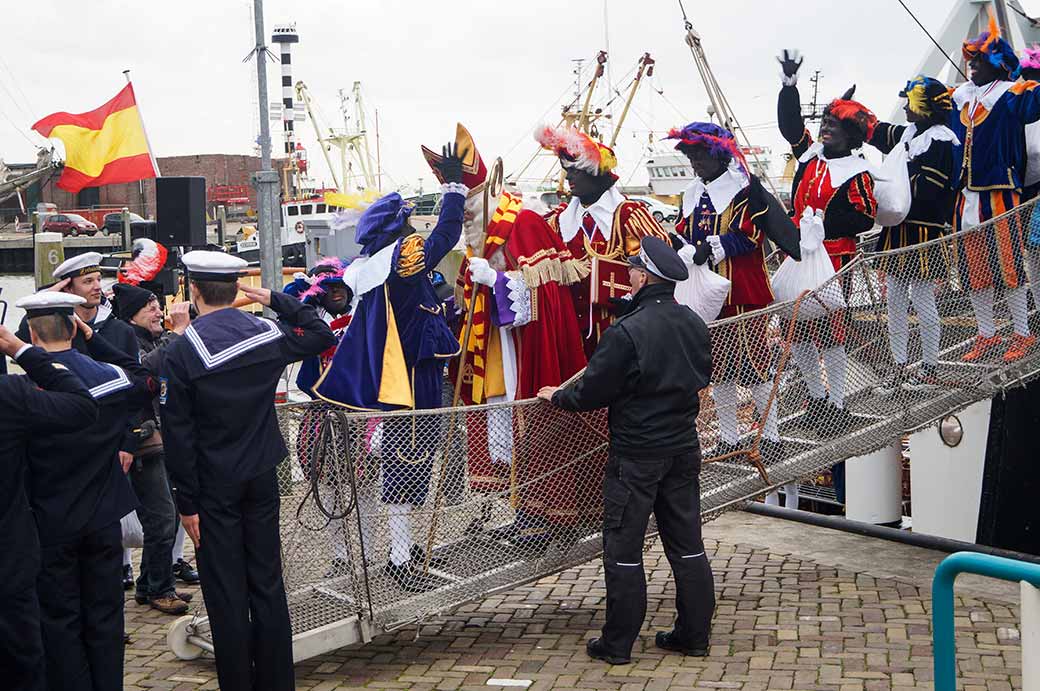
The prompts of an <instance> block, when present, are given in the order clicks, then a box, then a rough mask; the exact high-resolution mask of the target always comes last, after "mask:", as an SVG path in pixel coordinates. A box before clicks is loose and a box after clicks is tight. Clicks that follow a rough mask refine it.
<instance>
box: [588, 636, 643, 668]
mask: <svg viewBox="0 0 1040 691" xmlns="http://www.w3.org/2000/svg"><path fill="white" fill-rule="evenodd" d="M585 652H587V653H588V654H589V657H591V658H592V659H594V660H603V661H604V662H606V663H607V664H608V665H627V664H628V663H630V662H632V658H630V657H619V656H617V655H611V654H610V653H609V652H608V651H607V649H606V646H604V645H603V641H601V640H600V639H598V638H593V639H592V640H590V641H589V642H588V643H586V644H585Z"/></svg>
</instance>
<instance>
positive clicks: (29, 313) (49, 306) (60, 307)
mask: <svg viewBox="0 0 1040 691" xmlns="http://www.w3.org/2000/svg"><path fill="white" fill-rule="evenodd" d="M85 302H86V300H84V299H83V298H81V297H80V296H79V295H73V294H72V293H61V292H58V291H54V290H41V291H40V292H38V293H35V294H33V295H26V296H25V297H24V298H21V299H20V300H18V302H16V303H14V304H15V307H18V308H20V309H23V310H25V316H26V317H28V318H29V319H32V318H33V317H42V316H44V315H47V314H64V315H66V316H70V317H71V316H72V312H73V309H74V308H75V307H76V305H82V304H84V303H85Z"/></svg>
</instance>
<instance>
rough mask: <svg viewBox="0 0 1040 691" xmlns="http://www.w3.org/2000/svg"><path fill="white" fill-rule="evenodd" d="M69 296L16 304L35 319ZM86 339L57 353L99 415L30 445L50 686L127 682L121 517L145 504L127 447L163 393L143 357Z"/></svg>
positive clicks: (100, 688)
mask: <svg viewBox="0 0 1040 691" xmlns="http://www.w3.org/2000/svg"><path fill="white" fill-rule="evenodd" d="M60 295H62V294H61V293H49V292H44V293H37V294H36V295H32V296H29V297H26V298H23V299H22V300H19V301H18V302H17V303H16V304H17V306H19V307H22V308H23V309H25V310H26V316H27V318H28V320H29V323H30V325H31V324H32V320H33V319H35V318H38V317H40V316H42V314H48V313H51V312H50V309H51V308H50V307H49V305H50V304H51V302H52V301H53V300H54V296H60ZM67 297H74V296H67ZM78 299H80V300H81V298H78ZM39 306H42V307H43V311H42V313H41V311H39V310H38V309H37V308H38V307H39ZM88 333H89V332H88ZM84 340H85V342H86V345H87V348H88V350H89V352H90V357H88V356H87V355H84V354H83V353H80V352H79V351H77V350H75V349H74V348H72V347H71V343H70V342H68V341H66V346H67V347H66V349H64V350H60V351H54V352H52V353H51V355H52V357H53V358H54V359H55V360H56V361H57V362H58V363H60V364H61V365H63V366H65V367H66V368H68V369H69V370H70V371H72V372H73V373H74V374H76V375H77V376H78V377H79V379H80V380H81V381H82V382H83V383H84V384H85V385H86V387H87V390H88V391H89V392H90V395H91V396H92V397H93V398H94V400H95V401H96V402H97V405H98V419H97V421H96V422H95V423H94V424H92V425H90V426H89V427H87V428H86V429H82V430H77V431H74V432H70V431H66V432H59V433H56V434H46V435H37V436H35V437H33V438H32V439H31V440H30V441H29V472H28V477H27V486H28V488H29V501H30V504H31V506H32V510H33V513H34V514H35V517H36V525H37V529H38V531H39V536H40V544H41V556H42V564H41V569H40V575H39V578H38V580H37V591H38V595H39V600H40V618H41V631H42V634H43V646H44V653H45V658H46V666H47V685H48V688H50V689H54V690H55V691H58V690H59V689H60V690H61V691H75V690H78V689H82V690H84V691H90V690H93V691H104V690H108V689H113V690H114V689H121V688H122V686H123V592H122V588H121V586H120V570H121V567H122V554H123V548H122V539H121V531H120V526H119V519H121V518H122V517H123V516H125V515H126V514H128V513H130V511H132V510H133V509H134V508H135V507H136V504H137V499H136V498H135V497H134V492H133V489H131V487H130V482H129V480H128V479H127V477H126V475H125V474H124V472H123V469H122V466H121V465H120V463H119V456H118V453H119V450H120V448H121V446H122V444H123V440H124V437H125V434H126V430H127V427H128V426H129V420H130V416H131V414H133V413H134V412H136V411H137V410H138V409H140V407H141V406H143V405H144V404H145V403H147V402H148V401H149V400H150V399H151V397H152V396H154V395H155V393H156V391H157V387H156V386H155V385H154V383H153V381H152V380H151V379H150V378H149V377H148V376H147V373H146V372H145V371H144V370H143V368H141V366H140V365H139V364H138V363H137V360H136V359H135V358H132V357H130V356H129V355H126V354H125V353H123V352H121V351H119V350H117V349H116V348H114V347H112V346H111V345H110V344H109V343H107V341H106V340H105V338H104V337H103V336H101V335H100V334H98V333H96V332H93V333H92V334H91V335H90V337H89V338H86V337H85V338H84Z"/></svg>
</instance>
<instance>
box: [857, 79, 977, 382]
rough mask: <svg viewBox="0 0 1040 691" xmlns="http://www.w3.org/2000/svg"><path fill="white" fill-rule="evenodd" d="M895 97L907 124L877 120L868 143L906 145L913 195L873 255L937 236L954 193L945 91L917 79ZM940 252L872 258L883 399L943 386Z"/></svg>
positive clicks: (953, 140)
mask: <svg viewBox="0 0 1040 691" xmlns="http://www.w3.org/2000/svg"><path fill="white" fill-rule="evenodd" d="M899 95H900V96H902V97H903V98H905V99H906V105H905V106H904V108H903V109H904V111H905V112H906V119H907V122H908V123H909V124H908V125H890V124H889V123H887V122H879V123H878V124H877V127H875V128H874V134H873V136H872V137H871V138H870V140H869V142H868V143H869V144H871V145H872V146H875V147H877V148H878V149H879V150H880V151H882V152H883V153H886V154H887V153H890V152H891V151H892V150H894V149H895V148H896V147H900V146H901V147H906V152H907V170H908V173H909V176H910V188H911V190H912V191H913V193H912V195H911V201H910V211H909V213H908V214H907V216H906V220H905V221H903V222H902V223H900V224H899V225H898V226H895V227H891V228H882V229H881V234H880V235H879V236H878V242H877V247H876V250H877V251H878V252H886V251H888V250H894V249H899V248H902V247H912V246H914V245H918V244H920V243H923V242H928V241H929V240H935V239H937V238H941V237H943V236H944V235H945V232H946V231H945V229H946V226H947V224H948V223H949V222H950V218H952V216H953V205H954V202H955V200H956V195H957V188H956V187H955V186H954V178H955V176H956V174H957V171H956V170H955V169H954V168H955V166H954V148H955V147H957V146H960V140H959V139H957V135H955V134H954V133H953V130H951V129H950V128H949V127H948V126H947V123H948V122H949V119H950V110H951V109H952V107H953V106H952V101H951V100H950V91H949V89H948V88H947V87H946V85H945V84H943V83H942V82H940V81H938V80H936V79H932V78H931V77H924V76H917V77H915V78H913V79H911V80H910V81H909V82H907V83H906V86H905V87H903V90H902V91H901V92H900V94H899ZM946 252H947V248H946V246H945V245H942V244H934V243H933V244H932V245H930V246H929V247H926V248H923V249H921V250H918V251H917V252H903V253H900V254H896V255H895V256H888V255H883V256H881V257H879V258H878V263H877V268H878V270H879V271H882V272H884V274H885V281H886V283H887V292H886V295H887V298H888V339H889V346H890V347H891V350H892V360H893V362H894V363H895V370H894V371H893V372H892V374H891V375H889V376H888V377H887V378H886V379H885V380H884V381H883V382H881V384H880V385H879V386H878V387H877V388H876V391H877V392H878V393H879V394H880V395H882V396H890V395H892V394H894V393H896V392H897V391H899V390H901V389H902V390H906V391H929V390H931V389H935V388H937V387H938V386H940V385H941V383H942V382H941V380H940V379H939V373H938V371H937V370H936V367H937V365H938V362H939V340H940V337H941V335H942V331H941V328H942V327H941V326H940V322H939V309H938V307H937V305H936V303H935V283H936V282H937V281H945V280H946V279H947V277H948V271H949V265H948V262H947V257H946ZM911 302H912V303H913V305H914V311H915V312H916V313H917V320H918V323H919V324H920V330H921V353H922V355H921V360H922V364H921V366H920V367H918V368H915V369H913V370H912V371H911V370H908V368H907V366H906V365H907V341H908V340H909V337H910V326H909V314H908V313H909V308H910V303H911Z"/></svg>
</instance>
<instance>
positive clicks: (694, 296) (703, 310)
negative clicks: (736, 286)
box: [675, 263, 730, 322]
mask: <svg viewBox="0 0 1040 691" xmlns="http://www.w3.org/2000/svg"><path fill="white" fill-rule="evenodd" d="M688 268H689V270H690V277H689V278H687V279H686V280H685V281H680V282H679V283H676V284H675V301H676V302H678V303H679V304H680V305H686V306H687V307H689V308H690V309H692V310H693V311H694V312H696V313H697V314H698V315H699V316H700V318H701V319H703V320H704V321H705V322H710V321H713V320H714V319H715V318H716V317H718V316H719V312H720V311H721V310H722V306H723V305H724V304H725V303H726V298H727V297H729V288H730V282H729V279H727V278H723V277H722V276H719V275H718V274H717V273H715V272H714V271H712V270H711V269H709V268H708V265H707V264H701V265H699V266H698V265H697V264H692V263H691V264H689V265H688Z"/></svg>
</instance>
